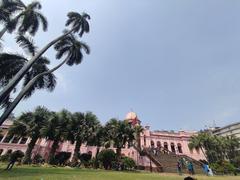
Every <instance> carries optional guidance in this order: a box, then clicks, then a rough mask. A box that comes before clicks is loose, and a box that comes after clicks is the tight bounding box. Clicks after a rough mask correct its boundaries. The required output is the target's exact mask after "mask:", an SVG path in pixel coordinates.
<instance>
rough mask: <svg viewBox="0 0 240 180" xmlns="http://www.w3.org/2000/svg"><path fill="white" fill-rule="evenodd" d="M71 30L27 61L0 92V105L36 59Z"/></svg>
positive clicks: (0, 123) (0, 122)
mask: <svg viewBox="0 0 240 180" xmlns="http://www.w3.org/2000/svg"><path fill="white" fill-rule="evenodd" d="M73 30H74V28H72V29H71V30H70V31H68V32H66V33H64V34H63V35H61V36H59V37H58V38H56V39H54V40H53V41H51V42H50V43H48V44H47V45H46V46H45V47H44V48H42V49H41V50H40V51H39V53H37V54H36V55H35V56H34V57H33V58H32V59H31V60H30V61H28V63H27V64H26V65H24V66H23V67H22V69H20V71H18V73H17V74H16V75H15V76H14V77H13V78H12V80H11V81H10V82H9V83H8V85H7V86H5V87H4V88H3V90H2V91H1V92H0V104H1V103H2V102H3V101H4V99H5V97H6V96H7V95H9V94H10V93H11V91H12V90H13V89H14V88H15V86H16V85H17V84H18V82H19V81H20V80H21V79H22V78H23V76H24V75H25V74H26V73H27V72H28V70H29V69H30V68H31V67H32V65H33V64H34V63H35V62H36V61H37V60H38V58H39V57H41V56H42V55H43V54H44V53H45V52H46V51H47V50H48V49H49V48H50V47H51V46H52V45H54V44H55V43H56V42H58V41H60V40H61V39H62V38H64V37H65V36H67V35H68V34H70V33H72V32H73ZM2 123H3V122H2V121H0V126H1V125H2Z"/></svg>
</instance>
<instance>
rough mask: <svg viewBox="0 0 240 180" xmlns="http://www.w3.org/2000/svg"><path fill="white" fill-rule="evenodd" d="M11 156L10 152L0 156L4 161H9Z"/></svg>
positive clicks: (0, 159)
mask: <svg viewBox="0 0 240 180" xmlns="http://www.w3.org/2000/svg"><path fill="white" fill-rule="evenodd" d="M9 158H10V154H4V155H2V156H1V157H0V161H2V162H8V161H9Z"/></svg>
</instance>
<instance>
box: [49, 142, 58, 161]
mask: <svg viewBox="0 0 240 180" xmlns="http://www.w3.org/2000/svg"><path fill="white" fill-rule="evenodd" d="M58 144H59V140H54V141H53V144H52V147H51V150H50V153H49V157H48V163H49V164H54V163H55V153H56V150H57V148H58Z"/></svg>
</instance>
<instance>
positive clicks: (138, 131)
mask: <svg viewBox="0 0 240 180" xmlns="http://www.w3.org/2000/svg"><path fill="white" fill-rule="evenodd" d="M143 131H144V128H143V127H142V126H141V125H136V126H134V136H135V139H136V142H137V147H138V149H141V138H140V136H141V133H142V132H143Z"/></svg>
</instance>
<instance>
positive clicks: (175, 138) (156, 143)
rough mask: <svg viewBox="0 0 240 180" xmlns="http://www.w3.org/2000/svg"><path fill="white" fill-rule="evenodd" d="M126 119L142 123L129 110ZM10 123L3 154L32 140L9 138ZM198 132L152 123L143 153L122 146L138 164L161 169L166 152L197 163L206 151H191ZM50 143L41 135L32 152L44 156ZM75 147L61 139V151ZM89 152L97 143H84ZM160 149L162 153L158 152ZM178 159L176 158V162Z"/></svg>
mask: <svg viewBox="0 0 240 180" xmlns="http://www.w3.org/2000/svg"><path fill="white" fill-rule="evenodd" d="M126 120H127V121H128V122H129V123H131V124H132V125H133V126H136V125H139V124H140V123H141V121H140V120H139V119H138V117H137V115H136V113H134V112H129V113H128V114H127V116H126ZM11 124H12V121H11V120H7V121H5V123H4V124H3V125H2V126H1V128H2V130H3V131H2V133H1V135H0V155H3V154H5V153H7V152H12V151H15V150H21V151H23V152H25V151H26V149H27V144H28V143H29V140H30V139H29V138H27V137H25V138H20V139H18V138H17V137H13V138H9V136H8V134H7V133H8V128H9V127H10V126H11ZM195 134H197V132H193V131H179V132H173V131H151V130H150V126H145V127H144V131H143V133H141V135H140V147H141V150H143V151H144V150H145V152H146V153H145V155H142V153H140V150H139V149H138V148H136V147H129V148H124V149H122V154H123V155H125V156H128V157H131V158H133V159H134V160H135V162H136V163H137V165H139V166H142V167H145V169H149V168H153V169H155V170H156V169H157V168H158V167H161V171H163V170H164V166H165V164H166V162H164V161H163V158H164V157H165V156H166V161H168V159H169V158H170V159H174V158H175V160H176V162H177V160H178V159H179V158H180V157H184V158H186V159H188V160H189V161H193V162H196V163H198V160H203V159H205V157H204V155H203V153H202V152H201V151H200V150H196V149H194V150H193V151H191V150H190V149H189V148H188V143H189V140H190V137H191V136H193V135H195ZM51 144H52V142H51V141H47V140H46V139H39V140H38V141H37V143H36V145H35V147H34V150H33V153H32V156H33V157H34V156H35V155H36V154H40V155H41V156H42V157H44V158H47V157H48V154H49V151H50V148H51ZM126 147H127V146H126ZM113 149H114V148H113ZM73 150H74V144H71V143H70V142H68V141H65V142H63V143H61V144H60V146H59V148H58V152H61V151H64V152H70V153H71V154H73ZM150 150H151V152H152V154H151V152H150ZM88 152H91V153H92V155H93V156H94V155H95V154H96V147H93V146H86V145H82V146H81V153H88ZM157 152H159V153H158V154H157ZM154 153H155V154H154ZM140 154H141V155H140ZM161 158H162V159H161ZM169 162H170V161H169ZM176 162H175V161H174V163H176ZM166 166H167V165H166ZM169 166H170V165H169ZM171 166H174V168H175V167H176V165H175V164H171ZM166 171H167V170H166Z"/></svg>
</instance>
